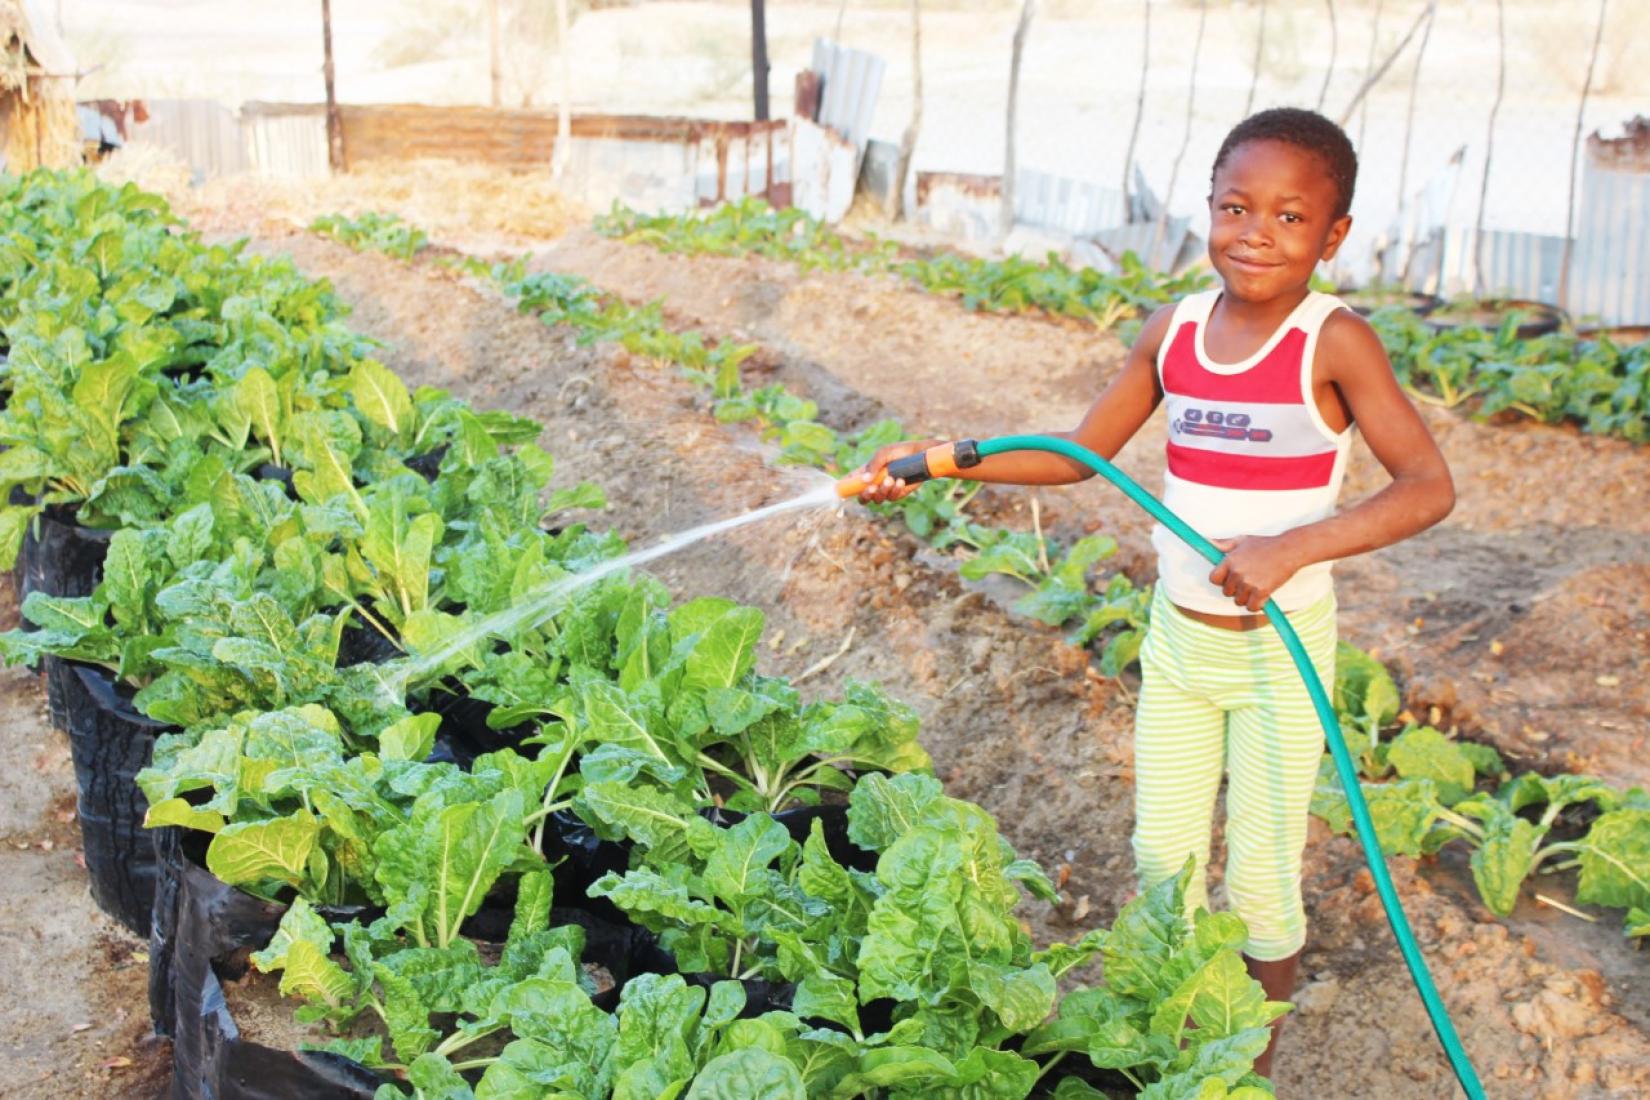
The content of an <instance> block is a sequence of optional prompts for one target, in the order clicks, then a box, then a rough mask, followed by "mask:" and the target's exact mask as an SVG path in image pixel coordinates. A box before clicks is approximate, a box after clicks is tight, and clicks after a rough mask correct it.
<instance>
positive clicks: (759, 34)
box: [751, 0, 768, 122]
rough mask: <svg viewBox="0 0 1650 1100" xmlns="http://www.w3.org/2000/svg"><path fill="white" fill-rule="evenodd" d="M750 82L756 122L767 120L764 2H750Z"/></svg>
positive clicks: (765, 19)
mask: <svg viewBox="0 0 1650 1100" xmlns="http://www.w3.org/2000/svg"><path fill="white" fill-rule="evenodd" d="M751 81H752V83H753V84H754V85H755V86H756V120H757V121H758V122H766V121H767V118H768V25H767V12H766V10H765V0H751Z"/></svg>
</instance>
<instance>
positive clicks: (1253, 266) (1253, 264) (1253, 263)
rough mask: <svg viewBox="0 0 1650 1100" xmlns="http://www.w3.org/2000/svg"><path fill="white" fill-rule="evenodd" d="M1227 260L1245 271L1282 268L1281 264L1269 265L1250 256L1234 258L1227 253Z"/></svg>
mask: <svg viewBox="0 0 1650 1100" xmlns="http://www.w3.org/2000/svg"><path fill="white" fill-rule="evenodd" d="M1226 258H1227V259H1228V260H1230V261H1231V262H1232V263H1233V264H1235V265H1236V266H1238V267H1240V268H1242V269H1243V270H1245V271H1270V270H1272V269H1273V268H1274V267H1282V266H1283V265H1282V264H1281V263H1268V262H1267V261H1265V260H1256V259H1252V258H1250V257H1248V256H1233V255H1232V254H1231V253H1227V255H1226Z"/></svg>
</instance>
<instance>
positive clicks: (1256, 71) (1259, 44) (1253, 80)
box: [1243, 0, 1266, 118]
mask: <svg viewBox="0 0 1650 1100" xmlns="http://www.w3.org/2000/svg"><path fill="white" fill-rule="evenodd" d="M1265 45H1266V0H1260V26H1259V27H1258V28H1256V30H1255V59H1254V61H1252V62H1250V64H1249V69H1250V72H1249V98H1248V99H1245V100H1244V101H1243V117H1244V118H1248V117H1249V115H1250V114H1251V113H1252V112H1253V111H1254V109H1255V89H1257V88H1259V87H1260V62H1261V57H1262V53H1263V47H1265Z"/></svg>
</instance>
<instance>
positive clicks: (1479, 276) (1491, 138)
mask: <svg viewBox="0 0 1650 1100" xmlns="http://www.w3.org/2000/svg"><path fill="white" fill-rule="evenodd" d="M1495 33H1496V38H1497V39H1498V40H1499V41H1500V44H1501V50H1500V54H1499V57H1500V62H1499V63H1498V64H1497V66H1496V70H1495V102H1494V103H1491V104H1490V122H1489V126H1487V127H1486V128H1485V134H1484V178H1483V180H1481V181H1480V182H1479V184H1478V224H1477V225H1475V226H1473V228H1472V292H1473V293H1474V294H1476V295H1477V296H1478V297H1480V298H1482V297H1483V296H1484V293H1485V289H1486V288H1485V286H1484V206H1485V203H1486V201H1487V200H1488V198H1489V194H1490V156H1491V154H1493V153H1494V152H1495V116H1496V115H1498V114H1500V113H1501V97H1502V96H1503V95H1504V94H1505V93H1506V90H1507V5H1506V0H1495Z"/></svg>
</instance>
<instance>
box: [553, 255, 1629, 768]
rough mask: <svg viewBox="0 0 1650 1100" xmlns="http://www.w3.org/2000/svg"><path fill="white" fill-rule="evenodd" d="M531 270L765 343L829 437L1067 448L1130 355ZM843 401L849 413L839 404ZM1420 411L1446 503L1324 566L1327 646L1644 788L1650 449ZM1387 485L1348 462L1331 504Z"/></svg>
mask: <svg viewBox="0 0 1650 1100" xmlns="http://www.w3.org/2000/svg"><path fill="white" fill-rule="evenodd" d="M535 264H536V265H537V266H541V267H546V268H554V269H555V270H558V271H565V272H571V273H575V274H579V275H583V276H585V277H587V278H589V279H591V280H592V281H593V282H595V283H597V284H598V285H600V286H602V287H603V288H605V289H608V290H611V291H614V292H617V293H619V294H622V295H624V296H625V297H627V298H629V299H632V300H635V301H645V300H652V299H656V298H662V299H664V301H665V303H666V307H667V310H668V311H669V312H670V313H671V315H672V316H673V318H674V319H676V320H679V321H680V322H681V323H682V324H683V325H684V326H691V327H698V328H702V329H704V330H705V331H707V332H709V333H712V334H714V335H717V336H721V337H728V338H734V339H740V340H753V341H758V342H760V343H761V344H762V345H763V346H764V348H765V349H766V350H767V352H768V353H769V354H770V355H771V357H772V360H773V362H772V366H773V367H774V369H775V370H776V371H777V373H778V374H779V376H780V377H782V378H784V379H785V380H786V381H787V382H788V383H789V384H791V385H792V386H793V388H795V389H798V390H799V391H802V392H805V393H807V394H808V396H812V397H814V398H815V399H816V400H818V401H819V402H820V404H821V407H822V408H823V409H824V410H825V415H826V416H827V417H830V418H831V419H832V420H833V423H836V424H838V425H843V424H853V423H857V422H861V421H863V420H865V419H868V416H867V408H866V399H871V400H872V401H874V403H875V405H876V407H877V408H878V409H879V410H887V411H891V412H892V414H893V415H897V416H899V417H900V418H901V419H902V420H903V422H904V423H905V424H906V425H907V426H908V427H910V428H911V429H913V430H914V431H917V432H922V433H933V434H940V435H947V434H949V435H963V434H968V435H978V436H985V435H991V434H999V433H1003V432H1010V431H1027V430H1035V429H1038V428H1065V427H1069V426H1071V425H1072V424H1074V423H1076V421H1077V419H1078V418H1079V417H1080V415H1081V414H1082V412H1083V410H1084V409H1085V408H1086V407H1087V405H1088V403H1089V401H1090V400H1092V398H1093V395H1094V394H1096V393H1097V392H1098V391H1099V390H1100V388H1101V387H1103V386H1104V385H1105V383H1106V381H1107V380H1108V379H1109V378H1110V376H1111V374H1112V373H1113V372H1115V371H1116V370H1117V368H1118V367H1119V366H1120V364H1121V362H1122V359H1123V356H1124V352H1125V349H1124V348H1123V345H1122V344H1121V343H1119V342H1118V341H1117V339H1116V338H1115V337H1114V336H1112V335H1109V334H1107V335H1099V336H1096V335H1093V334H1092V333H1091V332H1090V331H1088V330H1086V329H1085V328H1084V327H1083V326H1081V325H1078V324H1076V323H1072V322H1066V321H1045V320H1041V319H1035V318H1026V317H995V316H983V315H978V314H970V313H967V312H965V311H964V310H962V309H961V308H960V306H959V305H958V304H957V303H955V302H953V301H950V300H947V299H942V298H938V297H935V296H934V295H930V294H926V293H923V292H920V291H916V290H913V289H910V288H908V287H907V286H905V285H904V284H903V283H901V282H900V281H898V280H896V279H893V278H887V277H878V278H867V277H862V276H857V275H830V274H811V275H810V274H803V273H800V272H799V271H798V269H796V268H794V267H792V266H791V265H788V264H781V263H777V262H773V261H768V260H763V259H759V258H751V259H725V258H720V257H710V256H705V257H685V256H670V255H664V254H661V253H659V252H656V251H654V250H653V249H651V248H647V247H643V246H627V245H622V244H618V243H615V242H613V241H609V240H605V239H603V238H601V237H598V236H596V235H595V234H593V233H591V232H589V231H588V230H580V231H578V232H575V233H572V234H569V235H568V236H567V237H565V238H563V239H562V240H560V241H557V242H555V243H553V244H551V245H548V246H546V247H545V248H543V249H542V250H540V251H539V252H538V254H537V255H536V257H535ZM842 390H847V391H851V392H852V393H854V394H855V395H857V401H850V402H842V401H838V400H834V396H835V394H836V393H837V392H839V391H842ZM1422 411H1423V414H1424V415H1425V416H1426V418H1427V421H1428V423H1429V425H1430V426H1431V428H1432V431H1433V433H1434V434H1435V435H1436V436H1437V437H1438V440H1439V443H1440V445H1441V446H1442V448H1443V450H1444V453H1445V455H1446V457H1447V458H1448V460H1449V463H1450V467H1451V469H1452V470H1453V471H1454V474H1455V478H1456V482H1457V487H1458V495H1459V501H1458V503H1457V505H1456V509H1455V512H1454V514H1453V515H1451V516H1450V517H1449V519H1448V520H1446V521H1445V522H1444V523H1443V524H1441V525H1439V526H1438V527H1437V528H1435V529H1433V530H1431V531H1428V532H1426V533H1425V534H1423V535H1422V536H1420V537H1418V538H1416V539H1414V540H1411V541H1409V542H1407V543H1404V544H1401V545H1400V546H1397V547H1392V548H1389V549H1387V550H1385V551H1381V552H1378V553H1376V554H1372V555H1368V556H1367V557H1364V558H1360V559H1354V560H1351V561H1348V562H1344V563H1342V564H1341V565H1340V566H1338V567H1337V569H1338V571H1339V574H1340V576H1341V578H1342V583H1341V584H1340V586H1339V591H1340V594H1341V601H1342V603H1341V608H1342V629H1343V634H1344V635H1345V636H1346V637H1347V638H1348V639H1349V640H1351V641H1353V642H1356V643H1357V644H1359V645H1362V646H1364V647H1365V648H1373V649H1375V650H1376V651H1378V653H1379V654H1380V655H1381V656H1382V657H1383V658H1384V659H1386V660H1388V661H1389V662H1392V663H1395V664H1396V665H1397V666H1398V668H1399V669H1400V670H1401V671H1402V672H1403V673H1404V675H1405V679H1406V680H1407V681H1409V682H1410V684H1411V685H1412V687H1413V689H1414V690H1413V692H1412V698H1411V703H1412V705H1413V706H1414V709H1415V711H1416V713H1417V716H1418V717H1420V718H1421V719H1422V720H1426V718H1427V716H1428V712H1429V709H1430V707H1431V706H1433V705H1438V706H1439V707H1440V714H1439V719H1440V720H1441V721H1443V722H1444V723H1446V724H1449V723H1451V722H1459V723H1461V724H1462V725H1463V726H1465V727H1467V728H1469V729H1471V730H1473V731H1474V734H1475V735H1477V736H1482V737H1484V738H1485V739H1487V740H1489V741H1491V742H1493V743H1494V744H1496V745H1497V747H1499V748H1501V749H1502V750H1503V751H1504V752H1505V753H1507V754H1508V755H1511V756H1514V757H1516V758H1519V759H1521V760H1522V761H1524V762H1525V765H1526V766H1535V767H1544V768H1548V769H1553V770H1558V769H1567V770H1571V771H1593V772H1597V773H1598V774H1600V775H1604V776H1607V777H1610V778H1611V779H1612V781H1614V782H1618V783H1621V784H1623V785H1627V784H1647V785H1650V751H1647V750H1650V736H1647V735H1650V676H1647V675H1646V674H1647V673H1650V570H1647V568H1646V563H1647V562H1650V551H1647V550H1646V548H1645V547H1646V536H1647V535H1650V507H1647V505H1650V450H1647V449H1646V448H1643V447H1634V446H1632V445H1629V444H1626V443H1623V442H1621V441H1618V440H1609V439H1599V438H1595V437H1589V436H1584V435H1581V434H1580V433H1578V432H1575V431H1573V430H1570V429H1566V428H1551V427H1545V426H1542V425H1536V424H1529V423H1516V424H1497V425H1482V424H1475V423H1472V422H1471V421H1469V420H1466V419H1464V418H1463V417H1461V416H1459V415H1457V414H1455V413H1453V412H1447V411H1443V410H1437V409H1433V408H1430V407H1425V406H1423V409H1422ZM1163 431H1164V428H1163V424H1162V418H1161V417H1156V418H1154V419H1153V420H1152V421H1151V422H1150V423H1149V424H1148V425H1147V426H1146V428H1145V429H1144V430H1143V431H1142V432H1141V434H1140V436H1139V437H1138V438H1137V439H1136V440H1135V441H1133V442H1132V443H1131V444H1130V445H1129V446H1128V447H1127V448H1125V450H1124V452H1123V454H1122V455H1121V456H1120V465H1121V466H1122V467H1123V469H1124V470H1125V471H1127V472H1128V473H1129V474H1131V475H1132V476H1134V477H1135V478H1137V479H1139V480H1141V481H1142V482H1143V483H1144V484H1145V485H1147V486H1148V487H1155V486H1157V485H1160V484H1161V481H1162V476H1163V465H1162V453H1163ZM1385 476H1386V475H1385V472H1384V471H1383V470H1382V469H1381V468H1380V466H1379V464H1378V463H1377V462H1376V461H1375V459H1374V457H1373V456H1372V455H1371V454H1370V453H1369V451H1368V448H1367V447H1365V446H1364V445H1363V444H1362V443H1361V441H1360V443H1359V444H1358V446H1357V447H1356V449H1355V451H1354V459H1353V465H1352V467H1351V469H1350V470H1349V472H1348V477H1347V486H1346V494H1345V500H1347V501H1349V502H1350V501H1354V500H1356V499H1358V498H1360V497H1362V496H1364V495H1366V494H1368V493H1370V492H1372V491H1374V490H1375V489H1377V488H1379V487H1380V486H1381V485H1383V484H1385ZM1042 495H1043V503H1044V504H1045V505H1046V506H1048V511H1047V512H1046V513H1045V520H1047V519H1048V518H1049V516H1052V525H1053V527H1054V530H1055V531H1056V532H1057V533H1059V534H1061V535H1063V536H1064V537H1066V538H1068V539H1069V538H1073V537H1075V536H1076V535H1077V534H1079V533H1080V532H1081V531H1082V530H1087V529H1089V528H1090V527H1091V526H1092V525H1093V524H1094V523H1095V522H1096V521H1098V522H1099V523H1100V525H1101V526H1102V528H1103V529H1104V530H1106V531H1107V532H1109V533H1112V534H1114V535H1116V536H1117V537H1118V538H1119V540H1120V541H1121V542H1122V543H1123V545H1124V549H1125V553H1124V554H1123V556H1122V557H1121V558H1120V559H1119V560H1120V562H1121V563H1122V564H1123V566H1124V567H1125V568H1127V569H1130V570H1131V571H1134V572H1136V574H1137V579H1144V577H1145V575H1146V574H1147V573H1149V570H1150V561H1151V555H1150V553H1149V550H1148V547H1147V536H1148V533H1149V521H1148V520H1147V519H1146V518H1145V517H1144V516H1143V515H1142V514H1141V513H1140V512H1139V511H1138V510H1136V509H1135V508H1134V506H1133V505H1132V504H1129V503H1128V502H1127V501H1126V500H1125V499H1124V498H1123V497H1122V496H1121V494H1118V493H1114V492H1110V491H1107V490H1103V489H1095V488H1093V487H1089V486H1083V487H1079V488H1076V489H1051V490H1044V491H1043V492H1042ZM1016 499H1020V498H1019V497H1017V498H1016ZM1194 522H1195V520H1194Z"/></svg>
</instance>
